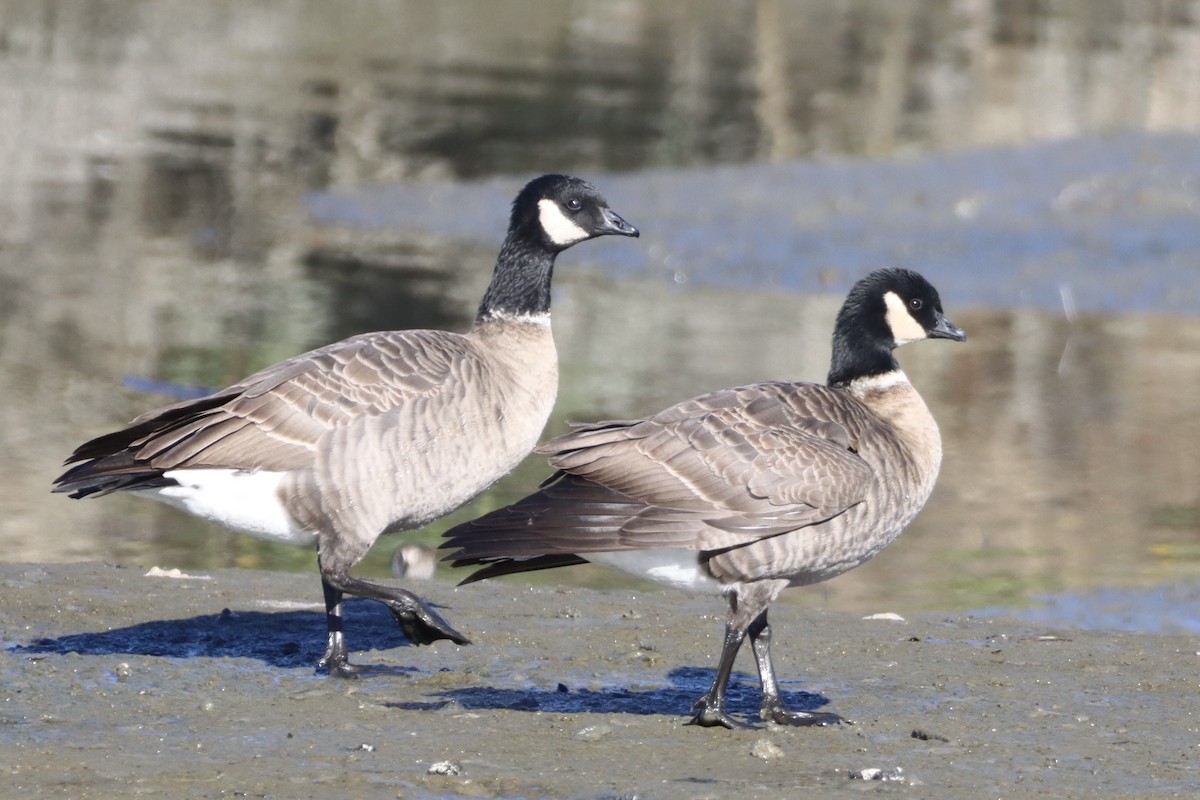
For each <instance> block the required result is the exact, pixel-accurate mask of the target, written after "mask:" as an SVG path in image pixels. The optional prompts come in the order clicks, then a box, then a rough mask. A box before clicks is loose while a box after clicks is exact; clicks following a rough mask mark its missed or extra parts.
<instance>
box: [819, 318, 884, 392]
mask: <svg viewBox="0 0 1200 800" xmlns="http://www.w3.org/2000/svg"><path fill="white" fill-rule="evenodd" d="M861 325H862V323H861V322H860V321H856V320H852V319H850V318H849V317H848V316H846V315H842V316H839V317H838V321H837V326H836V327H835V328H834V331H833V357H832V359H831V360H830V363H829V377H828V378H827V379H826V383H827V384H828V385H829V386H833V387H835V388H839V389H844V388H845V387H846V386H847V385H848V384H850V382H852V381H855V380H857V379H859V378H866V377H868V376H870V375H884V374H886V373H888V372H894V371H896V370H898V369H900V364H899V363H898V362H897V361H896V357H895V356H894V355H893V354H892V348H891V347H890V346H889V345H888V344H884V342H890V336H881V335H879V333H880V332H878V331H875V332H873V333H874V334H875V335H869V334H868V335H864V334H867V333H868V332H867V331H866V330H864V329H862V328H861ZM852 326H860V327H859V328H858V329H857V330H855V331H854V335H851V334H850V329H851V327H852Z"/></svg>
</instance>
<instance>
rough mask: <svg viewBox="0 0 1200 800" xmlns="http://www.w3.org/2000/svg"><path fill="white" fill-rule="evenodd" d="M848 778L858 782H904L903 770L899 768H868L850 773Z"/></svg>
mask: <svg viewBox="0 0 1200 800" xmlns="http://www.w3.org/2000/svg"><path fill="white" fill-rule="evenodd" d="M850 777H851V778H854V779H856V780H860V781H902V780H904V770H903V769H901V768H900V767H892V768H891V769H880V768H879V767H868V768H867V769H863V770H856V771H854V772H851V773H850Z"/></svg>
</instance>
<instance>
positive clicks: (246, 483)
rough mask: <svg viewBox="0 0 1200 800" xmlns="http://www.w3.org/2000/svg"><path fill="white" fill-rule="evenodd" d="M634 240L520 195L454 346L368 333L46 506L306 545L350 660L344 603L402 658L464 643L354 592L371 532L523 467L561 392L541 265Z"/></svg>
mask: <svg viewBox="0 0 1200 800" xmlns="http://www.w3.org/2000/svg"><path fill="white" fill-rule="evenodd" d="M606 234H617V235H621V236H637V235H638V231H637V229H636V228H634V227H633V226H631V225H630V224H629V223H627V222H626V221H625V220H623V219H622V218H621V217H620V216H619V215H618V214H616V213H615V212H614V211H612V209H610V208H609V207H608V204H607V202H606V201H605V200H604V198H603V197H602V196H601V195H600V193H599V192H598V191H597V190H596V189H595V187H593V186H592V185H591V184H589V183H587V182H586V181H583V180H580V179H578V178H571V177H567V176H563V175H544V176H542V177H540V178H537V179H535V180H533V181H531V182H530V183H529V184H528V185H527V186H525V188H524V189H523V190H522V191H521V193H520V194H518V195H517V198H516V200H515V201H514V202H513V208H512V217H511V222H510V224H509V228H508V235H507V237H506V238H505V240H504V244H503V246H502V247H501V248H500V255H499V257H498V259H497V261H496V268H495V271H494V273H493V275H492V281H491V285H490V286H488V289H487V292H486V294H485V295H484V297H483V302H482V303H481V304H480V306H479V313H478V315H477V316H476V318H475V324H474V326H473V327H472V329H471V330H470V331H469V332H467V333H465V334H458V333H448V332H446V331H429V330H412V331H387V332H380V333H368V334H363V335H361V336H355V337H352V338H350V339H346V340H344V341H341V342H338V343H336V344H331V345H329V346H327V347H322V348H320V349H318V350H313V351H312V352H309V353H305V354H303V355H299V356H296V357H295V358H291V359H289V360H287V361H284V362H282V363H280V364H276V365H275V366H273V367H267V368H266V369H264V370H262V371H261V372H258V373H255V374H254V375H251V376H250V377H249V378H246V379H245V380H243V381H241V382H240V383H237V384H235V385H233V386H230V387H229V388H228V389H224V390H222V391H220V392H217V393H215V394H213V395H210V396H208V397H204V398H201V399H199V400H189V401H187V402H183V403H177V404H175V405H171V406H167V407H166V408H161V409H158V410H156V411H151V412H149V413H147V414H143V415H142V416H140V417H138V418H137V419H135V420H134V421H133V422H132V423H131V424H130V427H128V428H125V429H124V430H121V431H117V432H116V433H110V434H108V435H107V436H101V437H99V438H97V439H93V440H92V441H90V442H87V443H85V444H83V445H81V446H80V447H79V448H78V449H77V450H76V451H75V452H74V453H72V454H71V457H70V458H68V459H67V462H66V463H67V464H71V463H74V462H83V463H80V464H77V465H76V466H74V467H72V468H71V469H69V470H67V471H66V472H65V473H63V474H62V475H61V476H60V477H59V478H58V479H57V480H56V481H55V487H54V491H56V492H70V493H71V496H72V497H76V498H80V497H88V496H101V495H105V494H109V493H110V492H114V491H126V492H131V493H133V494H136V495H140V496H144V497H151V498H154V499H156V500H160V501H163V502H166V503H169V504H171V505H173V506H177V507H179V508H182V509H183V510H185V511H188V512H190V513H192V514H194V515H196V516H199V517H203V518H205V519H209V520H212V521H214V522H217V523H220V524H222V525H225V526H226V527H229V528H231V529H233V530H235V531H239V532H241V533H246V534H249V535H251V536H255V537H258V538H260V539H266V540H270V541H282V542H287V543H291V544H297V545H312V544H314V543H315V544H316V546H317V563H318V566H319V568H320V571H321V585H322V587H323V589H324V594H325V608H326V617H327V621H328V627H329V644H328V647H327V648H326V650H325V654H324V656H323V657H322V658H321V660H320V662H319V664H318V666H321V667H324V668H326V669H328V671H329V673H330V674H331V675H351V674H353V673H355V672H358V671H359V668H357V667H355V666H354V665H352V664H350V663H349V661H348V659H347V649H346V643H345V640H344V638H343V635H342V620H341V602H342V596H343V594H349V595H357V596H359V597H367V598H371V599H373V600H378V601H380V602H382V603H384V604H385V605H386V606H387V607H388V608H389V609H390V610H391V612H392V615H393V616H394V617H395V619H396V621H397V622H398V623H399V624H400V626H401V627H402V628H403V630H404V632H405V634H406V635H407V636H408V638H409V639H411V640H412V641H413V642H414V643H417V644H428V643H429V642H432V641H434V640H436V639H450V640H451V641H454V642H457V643H459V644H466V643H467V639H466V638H465V637H463V636H462V635H461V634H460V633H458V632H457V631H456V630H454V628H452V627H450V625H449V624H447V623H446V621H445V620H443V619H442V618H441V617H440V616H439V615H438V614H437V613H435V612H434V611H433V610H432V609H430V608H429V607H428V606H427V605H426V604H425V603H424V602H422V600H421V599H420V598H419V597H417V596H416V595H413V594H411V593H410V592H406V591H404V590H402V589H396V588H392V587H388V586H383V585H379V584H375V583H369V582H367V581H364V580H360V579H358V578H354V577H351V576H350V574H349V571H350V568H351V567H353V566H354V565H355V564H356V563H357V562H358V561H359V560H360V559H361V558H362V557H363V556H364V555H365V554H366V552H367V550H368V549H369V548H370V547H371V545H372V544H373V543H374V542H375V540H376V539H377V538H378V537H379V535H380V534H381V533H384V532H394V531H402V530H409V529H412V528H416V527H419V526H421V525H424V524H425V523H427V522H429V521H431V520H434V519H436V518H438V517H440V516H442V515H443V514H446V513H448V512H450V511H452V510H454V509H455V508H458V507H459V506H460V505H462V504H463V503H465V502H466V501H468V500H470V499H471V498H472V497H474V496H475V495H477V494H478V493H479V492H481V491H483V490H484V489H485V488H487V486H489V485H490V484H491V483H492V482H493V481H495V480H497V479H498V478H500V477H501V476H503V475H504V474H505V473H507V472H508V471H509V470H511V469H512V468H513V467H514V466H516V465H517V463H518V462H519V461H521V459H522V458H524V457H525V456H526V455H527V454H528V453H529V452H530V450H531V449H532V448H533V446H534V445H535V444H537V440H538V437H539V436H540V434H541V431H542V428H543V427H544V425H545V423H546V419H547V417H548V416H549V414H550V409H551V407H552V406H553V405H554V399H555V395H556V393H557V389H558V358H557V355H556V353H555V349H554V339H553V337H552V336H551V333H550V279H551V275H552V273H553V270H554V259H555V256H557V254H558V253H560V252H561V251H563V250H565V249H567V248H568V247H570V246H571V245H573V244H577V243H578V242H582V241H584V240H586V239H591V238H594V237H597V236H604V235H606Z"/></svg>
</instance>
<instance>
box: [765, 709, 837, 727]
mask: <svg viewBox="0 0 1200 800" xmlns="http://www.w3.org/2000/svg"><path fill="white" fill-rule="evenodd" d="M762 718H763V719H764V720H767V721H769V722H774V723H775V724H776V725H791V726H794V727H798V728H802V727H808V726H810V725H838V724H840V723H842V722H845V721H846V720H844V719H842V718H841V717H839V716H838V715H837V714H831V713H829V712H827V711H789V710H787V709H786V708H784V707H783V706H765V707H764V708H763V710H762Z"/></svg>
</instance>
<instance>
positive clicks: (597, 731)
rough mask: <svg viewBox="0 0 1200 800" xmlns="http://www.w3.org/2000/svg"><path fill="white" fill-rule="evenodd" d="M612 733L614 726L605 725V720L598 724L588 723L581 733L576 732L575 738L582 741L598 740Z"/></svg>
mask: <svg viewBox="0 0 1200 800" xmlns="http://www.w3.org/2000/svg"><path fill="white" fill-rule="evenodd" d="M610 733H612V726H610V725H605V724H604V723H603V722H601V723H598V724H596V725H588V726H587V727H586V728H583V729H582V730H580V731H579V733H577V734H575V738H576V739H578V740H580V741H581V742H596V741H599V740H600V739H603V738H604V737H605V736H607V735H608V734H610Z"/></svg>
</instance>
